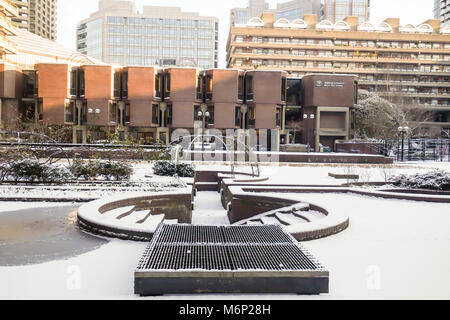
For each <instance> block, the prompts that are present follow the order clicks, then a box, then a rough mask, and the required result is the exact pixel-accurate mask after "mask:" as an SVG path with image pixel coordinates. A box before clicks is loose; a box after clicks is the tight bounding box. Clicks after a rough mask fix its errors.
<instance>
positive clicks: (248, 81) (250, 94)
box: [245, 76, 253, 101]
mask: <svg viewBox="0 0 450 320" xmlns="http://www.w3.org/2000/svg"><path fill="white" fill-rule="evenodd" d="M245 86H246V91H247V92H246V97H247V101H251V100H253V76H247V77H246V78H245Z"/></svg>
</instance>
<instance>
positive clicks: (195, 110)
mask: <svg viewBox="0 0 450 320" xmlns="http://www.w3.org/2000/svg"><path fill="white" fill-rule="evenodd" d="M200 111H202V110H201V109H200V106H199V105H194V121H202V117H199V116H198V113H199V112H200Z"/></svg>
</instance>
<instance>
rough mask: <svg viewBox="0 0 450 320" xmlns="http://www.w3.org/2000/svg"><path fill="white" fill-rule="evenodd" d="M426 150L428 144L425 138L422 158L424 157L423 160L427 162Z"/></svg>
mask: <svg viewBox="0 0 450 320" xmlns="http://www.w3.org/2000/svg"><path fill="white" fill-rule="evenodd" d="M426 152H427V145H426V141H425V139H423V140H422V158H423V162H425V158H426Z"/></svg>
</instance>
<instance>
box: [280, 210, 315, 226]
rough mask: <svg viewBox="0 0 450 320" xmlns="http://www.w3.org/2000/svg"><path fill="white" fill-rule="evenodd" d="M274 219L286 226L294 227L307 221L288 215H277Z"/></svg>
mask: <svg viewBox="0 0 450 320" xmlns="http://www.w3.org/2000/svg"><path fill="white" fill-rule="evenodd" d="M276 217H277V218H278V220H280V221H281V223H283V224H284V225H286V226H291V225H296V224H299V223H307V222H308V221H306V220H304V219H302V218H300V217H298V216H296V215H293V214H289V213H279V212H278V213H277V214H276Z"/></svg>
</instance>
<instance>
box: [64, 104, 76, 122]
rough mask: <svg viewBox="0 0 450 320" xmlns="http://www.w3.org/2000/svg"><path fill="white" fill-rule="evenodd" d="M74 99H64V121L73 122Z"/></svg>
mask: <svg viewBox="0 0 450 320" xmlns="http://www.w3.org/2000/svg"><path fill="white" fill-rule="evenodd" d="M75 111H76V110H75V101H66V106H65V112H64V122H65V123H75Z"/></svg>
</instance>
